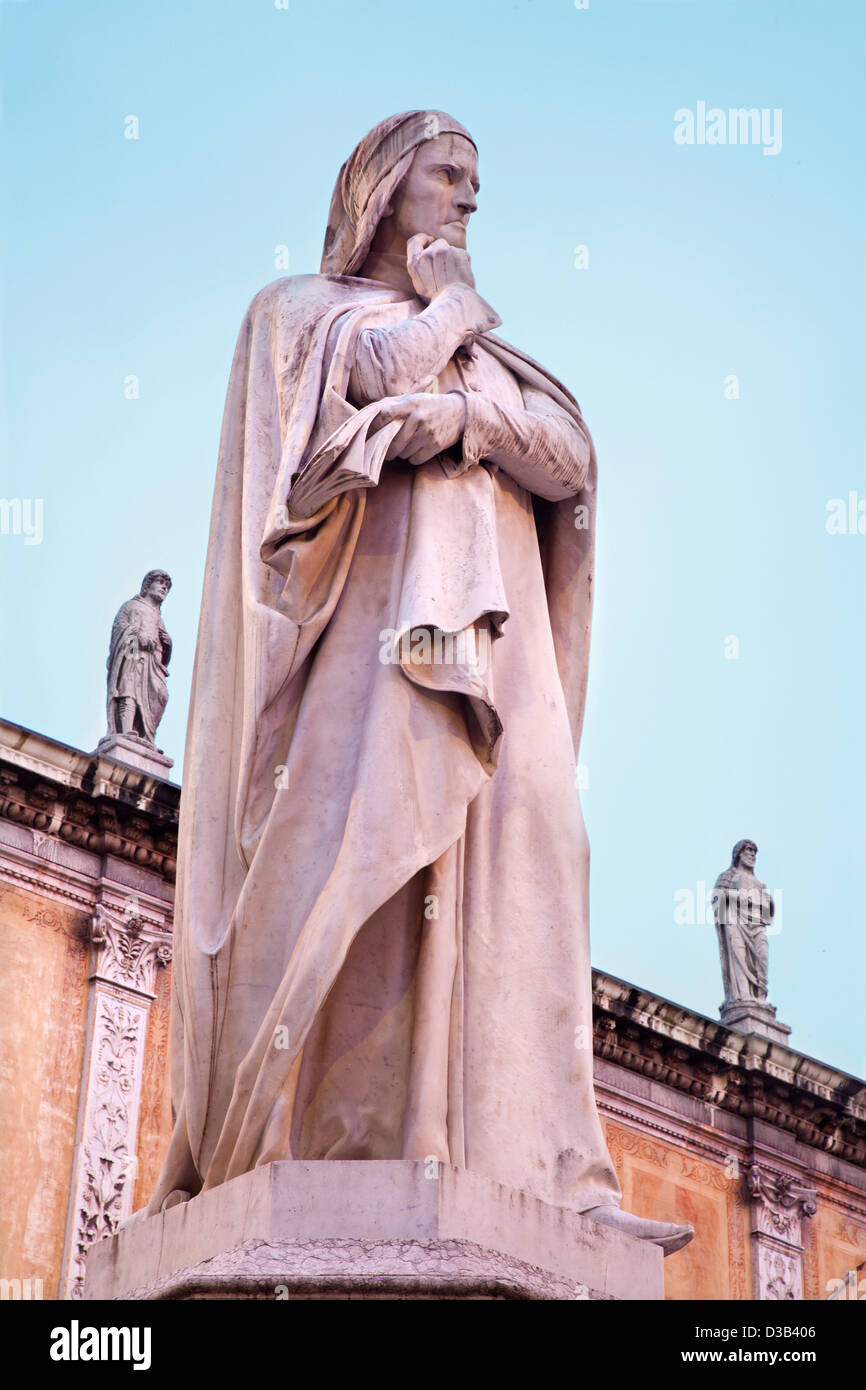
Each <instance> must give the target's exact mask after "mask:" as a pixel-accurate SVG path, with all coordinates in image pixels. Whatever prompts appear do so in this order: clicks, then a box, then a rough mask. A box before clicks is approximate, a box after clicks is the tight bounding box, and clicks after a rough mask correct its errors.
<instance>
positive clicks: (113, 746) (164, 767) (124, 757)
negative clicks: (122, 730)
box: [94, 734, 174, 778]
mask: <svg viewBox="0 0 866 1390" xmlns="http://www.w3.org/2000/svg"><path fill="white" fill-rule="evenodd" d="M94 757H99V758H114V760H115V762H118V763H126V764H127V766H128V767H137V768H139V769H140V771H141V772H149V773H150V774H151V775H152V776H154V777H165V778H167V777H168V774H169V770H170V768H172V767H174V759H173V758H167V757H166V756H165V754H164V753H161V752H160V751H159V749H158V748H154V747H152V745H150V744H148V743H146V742H145V740H144V739H143V738H134V737H132V736H130V735H129V734H106V735H105V737H104V738H101V739H100V740H99V742H98V743H97V745H96V753H95V754H94Z"/></svg>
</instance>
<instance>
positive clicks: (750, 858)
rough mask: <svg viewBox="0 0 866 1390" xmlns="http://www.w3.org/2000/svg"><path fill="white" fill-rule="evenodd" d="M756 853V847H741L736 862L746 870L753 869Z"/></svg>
mask: <svg viewBox="0 0 866 1390" xmlns="http://www.w3.org/2000/svg"><path fill="white" fill-rule="evenodd" d="M757 853H758V850H757V846H756V845H743V848H742V849H741V850H740V853H739V857H738V860H737V862H738V863H739V864H742V865H744V866H745V868H747V869H754V867H755V858H756V856H757Z"/></svg>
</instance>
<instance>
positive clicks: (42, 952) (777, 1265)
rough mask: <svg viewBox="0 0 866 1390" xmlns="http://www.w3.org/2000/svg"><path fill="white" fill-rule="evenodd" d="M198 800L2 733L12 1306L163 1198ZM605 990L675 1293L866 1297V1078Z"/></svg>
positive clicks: (601, 1034)
mask: <svg viewBox="0 0 866 1390" xmlns="http://www.w3.org/2000/svg"><path fill="white" fill-rule="evenodd" d="M179 803H180V788H179V787H178V786H176V785H175V784H173V783H172V782H170V781H167V780H165V778H163V777H160V776H156V775H154V774H153V773H152V772H150V771H147V770H144V769H143V768H141V767H139V768H136V767H131V766H127V765H125V764H124V763H122V762H119V761H117V760H116V759H115V758H112V757H109V756H105V755H103V754H100V753H98V752H97V753H95V754H92V753H84V752H82V751H80V750H78V749H75V748H70V747H68V746H67V745H65V744H62V743H58V742H56V741H55V740H52V739H49V738H46V737H45V736H43V735H41V734H37V733H34V732H32V731H31V730H28V729H24V728H22V727H21V726H20V725H17V724H13V723H10V722H8V721H5V720H0V984H2V1008H0V1032H2V1047H0V1145H2V1157H3V1167H2V1171H3V1173H4V1176H5V1181H4V1200H3V1203H2V1211H0V1288H2V1291H3V1295H4V1296H7V1297H21V1296H23V1297H28V1296H30V1297H44V1298H61V1299H63V1298H73V1299H74V1298H77V1297H79V1296H80V1293H81V1288H82V1279H83V1268H84V1258H85V1255H86V1252H87V1250H88V1248H89V1246H90V1245H91V1244H92V1243H93V1241H94V1240H98V1239H99V1238H100V1237H101V1236H102V1235H104V1234H107V1233H109V1232H111V1231H112V1230H114V1229H116V1227H117V1225H118V1223H119V1222H120V1221H122V1220H123V1219H124V1218H125V1217H126V1216H128V1215H129V1214H130V1213H131V1212H132V1211H134V1210H136V1209H137V1208H138V1207H141V1206H143V1205H144V1204H145V1203H146V1201H147V1200H148V1198H149V1196H150V1194H151V1191H152V1190H153V1187H154V1185H155V1182H156V1178H157V1175H158V1172H159V1169H160V1167H161V1163H162V1158H163V1155H164V1153H165V1149H166V1146H167V1144H168V1139H169V1135H170V1132H171V1103H170V1094H169V1092H170V1087H169V1074H168V1014H169V989H170V985H169V982H170V969H171V926H172V904H173V897H174V876H175V868H176V857H177V820H178V808H179ZM593 990H594V997H595V1031H594V1049H595V1081H596V1094H597V1098H598V1104H599V1109H600V1112H601V1116H602V1123H603V1125H604V1127H605V1131H606V1135H607V1141H608V1146H609V1148H610V1152H611V1155H612V1157H613V1160H614V1163H615V1165H616V1169H617V1172H618V1174H619V1178H620V1182H621V1184H622V1188H623V1201H624V1205H625V1206H626V1208H627V1209H628V1210H630V1211H634V1212H637V1213H639V1214H644V1215H652V1216H654V1217H656V1218H658V1219H660V1220H672V1221H691V1222H692V1223H693V1225H694V1226H695V1230H696V1233H697V1234H696V1236H695V1239H694V1241H693V1242H692V1243H691V1244H690V1245H689V1246H687V1247H686V1248H685V1249H684V1250H682V1251H680V1252H678V1254H677V1255H675V1256H673V1257H672V1258H670V1259H668V1260H666V1261H665V1294H666V1297H668V1298H672V1299H678V1300H688V1299H698V1300H703V1299H724V1300H749V1299H755V1298H758V1299H762V1300H764V1299H782V1300H789V1299H795V1300H796V1299H805V1300H814V1299H825V1298H831V1297H832V1298H857V1297H860V1298H866V1269H864V1261H866V1082H863V1081H861V1080H859V1079H858V1078H856V1077H852V1076H848V1075H846V1074H845V1073H843V1072H839V1071H837V1070H835V1069H834V1068H833V1067H831V1066H829V1065H827V1064H825V1063H823V1062H818V1061H815V1060H814V1059H812V1058H810V1057H804V1056H802V1055H801V1054H800V1053H797V1052H796V1051H794V1050H792V1049H791V1048H789V1047H787V1046H782V1045H780V1044H779V1043H776V1042H771V1041H769V1040H768V1039H766V1038H762V1037H758V1036H756V1035H754V1034H741V1033H737V1032H734V1031H732V1030H731V1029H730V1028H727V1027H725V1026H724V1025H723V1024H722V1023H720V1022H718V1021H717V1020H716V1021H714V1020H712V1019H708V1018H705V1017H703V1016H701V1015H699V1014H696V1013H693V1012H691V1011H690V1010H688V1009H686V1008H683V1007H682V1006H680V1005H677V1004H673V1003H670V1002H669V1001H668V1000H666V999H661V998H659V997H658V996H656V995H654V994H650V993H649V992H648V991H646V990H642V989H640V988H638V987H637V986H635V985H631V984H628V983H626V982H624V981H622V980H617V979H614V978H613V977H611V976H608V975H604V974H602V973H601V972H599V971H595V972H594V973H593ZM3 1281H5V1282H3Z"/></svg>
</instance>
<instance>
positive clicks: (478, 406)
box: [461, 391, 592, 502]
mask: <svg viewBox="0 0 866 1390" xmlns="http://www.w3.org/2000/svg"><path fill="white" fill-rule="evenodd" d="M461 394H463V397H464V400H465V402H466V425H465V428H464V431H463V458H464V461H465V462H467V463H477V462H479V460H481V459H488V460H489V461H490V462H491V463H495V464H497V465H498V466H499V467H500V468H502V469H504V471H505V472H506V473H508V474H510V475H511V477H512V478H514V480H515V481H516V482H518V483H520V485H521V487H525V488H526V489H527V491H529V492H534V493H537V494H538V496H539V497H544V498H546V499H547V500H548V501H550V502H561V501H563V500H564V499H565V498H567V497H573V496H574V495H575V494H576V493H577V492H579V491H580V489H581V487H582V486H583V484H584V483H585V482H586V477H587V472H588V470H589V461H590V455H591V447H592V446H591V444H590V439H589V433H588V431H587V430H586V429H585V427H584V428H581V426H580V425H578V423H577V421H575V420H572V418H571V417H570V416H569V415H567V414H566V413H565V411H560V410H559V409H558V408H557V407H553V408H551V407H550V406H549V405H548V404H547V402H546V401H545V400H544V399H543V398H542V397H541V396H540V393H535V392H533V393H529V397H528V406H534V407H535V408H527V409H525V410H514V409H511V408H509V407H506V406H501V405H499V404H498V403H497V402H496V401H494V400H492V399H491V398H490V397H489V396H485V395H483V394H481V393H480V392H474V391H466V392H463V393H461Z"/></svg>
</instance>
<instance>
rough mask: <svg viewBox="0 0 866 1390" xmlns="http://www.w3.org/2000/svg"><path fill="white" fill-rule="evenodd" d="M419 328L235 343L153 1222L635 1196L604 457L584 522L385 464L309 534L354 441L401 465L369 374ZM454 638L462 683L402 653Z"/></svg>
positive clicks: (491, 482) (289, 286)
mask: <svg viewBox="0 0 866 1390" xmlns="http://www.w3.org/2000/svg"><path fill="white" fill-rule="evenodd" d="M416 308H417V305H416ZM411 312H414V310H412V309H411V308H410V306H409V304H408V303H407V296H406V295H405V294H403V293H401V292H399V291H396V290H393V289H391V288H389V287H388V286H386V285H384V284H381V283H379V282H375V281H371V280H363V279H359V278H355V277H352V276H342V275H319V276H302V277H293V278H290V279H286V280H280V281H277V282H275V283H274V284H273V285H270V286H268V287H267V288H266V289H265V290H263V291H262V292H261V294H259V295H258V296H257V297H256V298H255V300H254V301H253V303H252V305H251V306H250V309H249V311H248V313H247V316H246V318H245V320H244V323H243V326H242V329H241V333H240V336H239V340H238V344H237V348H236V351H235V357H234V361H233V365H232V371H231V377H230V381H229V387H228V395H227V401H226V409H225V417H224V422H223V432H222V438H221V446H220V457H219V463H218V469H217V477H216V486H215V493H214V502H213V511H212V519H211V531H210V539H209V546H208V556H207V564H206V571H205V579H204V588H203V597H202V608H201V617H200V623H199V633H198V643H197V649H196V660H195V670H194V676H193V687H192V694H191V703H190V714H189V724H188V731H187V744H186V754H185V767H184V797H183V802H182V808H181V826H180V849H179V862H178V883H177V899H176V927H175V935H176V947H175V967H174V969H175V973H174V981H173V994H172V1023H171V1026H172V1042H171V1070H172V1094H173V1103H174V1110H175V1128H174V1133H173V1136H172V1141H171V1145H170V1149H169V1153H168V1156H167V1159H166V1162H165V1165H164V1168H163V1172H162V1174H161V1176H160V1179H159V1182H158V1184H157V1188H156V1191H155V1192H154V1195H153V1198H152V1200H151V1203H150V1206H149V1208H148V1210H150V1211H158V1210H160V1208H161V1205H162V1203H163V1202H164V1201H165V1199H166V1197H167V1196H168V1195H169V1194H170V1193H171V1192H172V1191H173V1190H174V1189H181V1190H184V1191H187V1192H192V1193H195V1192H197V1191H199V1190H201V1189H202V1188H210V1187H213V1186H215V1185H217V1184H218V1183H221V1182H224V1181H226V1180H228V1179H230V1178H232V1177H235V1176H238V1175H239V1174H241V1173H243V1172H246V1171H248V1170H249V1169H251V1168H253V1167H254V1166H256V1165H258V1164H262V1163H266V1162H269V1161H272V1160H275V1159H288V1158H300V1159H328V1158H349V1159H364V1158H385V1159H387V1158H394V1159H397V1158H416V1159H417V1158H428V1157H431V1156H435V1157H437V1158H438V1159H440V1160H442V1161H444V1162H450V1163H455V1164H458V1165H461V1166H466V1167H469V1168H472V1169H475V1170H476V1171H479V1172H482V1173H484V1174H485V1175H487V1176H489V1177H491V1178H493V1179H496V1180H498V1181H500V1182H503V1183H505V1184H507V1185H509V1186H511V1187H514V1188H517V1189H520V1190H524V1191H527V1192H529V1193H532V1194H533V1195H535V1196H538V1197H541V1198H542V1199H544V1200H546V1201H550V1202H554V1203H556V1204H558V1205H561V1206H565V1207H569V1208H571V1209H573V1210H577V1211H582V1210H587V1209H588V1208H590V1207H592V1206H597V1205H600V1204H609V1203H614V1204H616V1203H618V1202H619V1200H620V1190H619V1186H618V1183H617V1180H616V1176H615V1174H614V1171H613V1168H612V1165H611V1162H610V1158H609V1156H608V1154H607V1150H606V1147H605V1144H604V1140H603V1136H602V1132H601V1126H600V1122H599V1119H598V1115H597V1112H596V1107H595V1100H594V1094H593V1087H592V1014H591V997H590V959H589V937H588V868H589V856H588V846H587V842H586V835H585V831H584V827H583V820H582V817H581V813H580V806H579V800H578V795H577V789H576V781H575V764H576V752H577V747H578V742H579V737H580V727H581V721H582V715H583V704H584V698H585V691H586V675H587V661H588V650H589V632H590V617H591V599H592V562H593V536H594V529H593V528H594V503H595V457H594V453H593V452H592V449H591V444H590V446H589V451H590V459H589V467H588V471H587V475H586V478H585V481H584V482H583V485H582V486H581V487H580V489H579V490H577V491H575V492H574V493H573V494H572V495H571V496H569V497H567V498H565V499H564V500H562V501H557V502H552V501H545V500H543V499H542V498H540V497H538V496H533V495H532V494H531V493H530V492H529V491H527V490H526V489H525V488H524V487H522V486H521V485H520V483H518V482H517V481H516V479H515V478H514V477H512V476H510V475H509V473H508V472H507V471H506V470H505V469H504V468H502V467H497V466H495V465H493V464H491V463H489V462H485V461H484V460H483V458H482V459H480V460H479V459H476V458H475V457H473V456H472V453H471V451H470V450H468V449H467V447H466V441H464V446H465V447H464V457H463V460H462V462H459V463H458V465H457V466H456V468H451V469H449V470H446V468H445V467H444V465H443V464H440V462H439V461H438V460H435V459H434V460H431V461H430V462H429V463H427V464H424V465H422V466H421V467H420V468H413V467H411V466H410V465H409V464H407V463H405V462H402V461H396V462H394V463H386V464H385V465H384V467H383V469H382V472H381V476H380V477H379V480H378V483H377V484H376V485H375V486H372V487H368V488H364V489H355V490H350V491H346V492H343V493H341V494H340V495H339V496H338V497H336V498H333V499H332V500H330V501H328V502H327V503H325V505H324V506H322V507H320V509H319V510H318V511H317V512H316V513H314V514H313V515H311V516H302V515H299V514H297V512H296V511H294V510H293V508H292V487H293V481H296V480H297V478H298V477H299V476H300V475H302V474H303V469H304V465H305V463H307V462H308V461H309V459H310V458H311V457H313V456H314V455H315V453H316V450H318V449H320V448H321V446H322V445H323V443H325V442H326V441H327V440H328V438H329V437H330V436H331V435H332V434H333V432H334V431H335V430H336V429H338V428H341V429H342V428H348V430H349V432H350V433H351V431H352V430H354V429H357V432H358V438H357V440H356V445H357V447H359V448H363V447H367V444H368V443H370V441H373V442H375V440H374V436H375V432H376V421H375V416H374V415H371V413H370V411H369V410H367V411H365V410H363V409H359V407H358V406H357V405H356V404H353V403H352V402H351V401H350V399H349V396H350V390H349V382H350V377H351V375H352V371H353V363H354V356H353V353H354V346H355V344H357V342H358V340H359V335H360V334H362V333H364V332H365V331H366V330H368V329H369V328H370V327H371V325H372V326H375V325H377V324H378V325H388V324H394V323H398V322H400V321H401V320H403V319H405V318H406V316H407V315H408V314H409V313H411ZM477 352H478V354H479V356H481V357H483V372H482V376H485V374H486V376H485V380H487V381H488V382H489V381H494V380H495V379H496V373H499V374H500V378H501V381H502V383H503V387H504V384H505V382H506V380H507V382H508V383H509V385H508V390H510V391H512V392H513V393H514V392H516V393H517V395H516V400H517V401H518V402H519V401H520V399H521V393H523V396H524V398H527V399H528V398H529V397H532V398H533V399H535V400H538V399H539V398H541V397H543V398H544V399H545V400H546V401H548V402H549V403H551V404H550V408H551V410H555V411H557V412H558V413H559V414H560V415H563V414H564V415H567V416H568V417H569V419H570V420H571V421H573V422H574V424H575V425H577V426H579V428H580V429H581V430H582V431H583V432H584V433H585V426H584V425H583V421H582V418H581V416H580V411H579V408H578V406H577V403H576V402H575V401H574V399H573V398H572V397H571V396H570V395H569V393H568V392H567V391H566V390H565V388H564V387H563V386H562V385H561V384H560V383H558V382H557V381H556V380H555V379H554V378H553V377H551V376H549V375H548V373H547V372H545V371H544V369H543V368H541V367H539V366H538V365H537V364H536V363H534V362H532V361H531V360H530V359H529V358H527V357H525V356H524V355H523V354H522V353H520V352H518V351H517V350H516V349H514V348H511V347H510V346H508V345H507V344H505V343H504V342H502V341H501V340H499V339H498V338H495V337H494V336H493V335H492V334H490V333H489V332H483V333H480V334H479V335H478V336H477ZM491 374H492V375H491ZM415 389H425V388H424V387H423V386H422V385H420V384H419V385H418V386H417V388H415ZM427 389H429V388H427ZM433 389H435V386H434V388H433ZM476 389H477V388H476ZM527 393H528V394H527ZM469 434H470V431H469V430H468V429H467V439H468V436H469ZM586 438H587V440H588V435H586ZM458 452H459V451H458ZM287 503H288V505H287ZM437 630H438V631H440V632H445V633H449V634H458V635H461V636H463V637H465V638H471V637H474V638H475V639H476V645H475V647H474V648H471V646H469V645H466V646H464V647H463V648H462V649H461V650H460V651H458V655H457V658H456V659H455V660H453V661H450V662H448V661H447V660H446V661H445V662H442V661H441V660H439V661H437V660H435V659H431V658H430V657H429V655H428V654H427V653H426V649H425V650H423V651H422V652H421V654H420V655H419V654H418V649H417V645H415V644H414V643H413V645H415V654H414V655H413V654H412V647H410V644H409V642H407V641H403V642H401V641H400V636H401V634H403V633H407V634H412V635H413V636H417V634H419V633H422V634H423V633H425V632H426V633H430V634H432V633H434V632H436V631H437ZM421 645H422V647H423V644H421ZM467 651H470V652H471V651H474V652H475V653H476V656H477V654H478V653H480V654H481V657H482V659H466V652H467Z"/></svg>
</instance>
